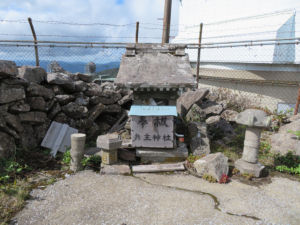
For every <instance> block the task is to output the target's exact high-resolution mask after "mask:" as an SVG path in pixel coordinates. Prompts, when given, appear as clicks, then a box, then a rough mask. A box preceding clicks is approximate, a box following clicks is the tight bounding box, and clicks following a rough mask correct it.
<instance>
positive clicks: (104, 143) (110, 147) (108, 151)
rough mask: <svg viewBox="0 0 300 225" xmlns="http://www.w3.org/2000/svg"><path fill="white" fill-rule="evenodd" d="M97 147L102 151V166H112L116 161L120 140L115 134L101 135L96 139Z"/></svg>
mask: <svg viewBox="0 0 300 225" xmlns="http://www.w3.org/2000/svg"><path fill="white" fill-rule="evenodd" d="M97 147H98V148H101V149H102V164H103V165H112V164H115V163H117V161H118V148H120V147H122V140H121V139H120V137H119V135H117V134H106V135H101V136H99V137H98V138H97Z"/></svg>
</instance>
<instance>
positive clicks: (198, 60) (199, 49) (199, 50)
mask: <svg viewBox="0 0 300 225" xmlns="http://www.w3.org/2000/svg"><path fill="white" fill-rule="evenodd" d="M202 28H203V23H200V31H199V46H198V58H197V88H198V83H199V70H200V53H201V39H202Z"/></svg>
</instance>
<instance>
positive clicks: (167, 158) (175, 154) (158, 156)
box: [136, 146, 188, 163]
mask: <svg viewBox="0 0 300 225" xmlns="http://www.w3.org/2000/svg"><path fill="white" fill-rule="evenodd" d="M136 157H141V161H142V162H143V163H147V162H180V161H184V160H185V159H186V158H187V157H188V149H187V147H186V146H183V147H177V148H173V149H165V148H157V149H156V148H137V149H136Z"/></svg>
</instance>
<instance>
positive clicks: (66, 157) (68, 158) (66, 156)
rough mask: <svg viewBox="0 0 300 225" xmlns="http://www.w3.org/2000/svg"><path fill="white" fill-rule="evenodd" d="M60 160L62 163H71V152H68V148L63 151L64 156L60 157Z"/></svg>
mask: <svg viewBox="0 0 300 225" xmlns="http://www.w3.org/2000/svg"><path fill="white" fill-rule="evenodd" d="M62 162H63V163H64V164H67V165H70V163H71V152H70V150H66V152H65V153H64V157H63V159H62Z"/></svg>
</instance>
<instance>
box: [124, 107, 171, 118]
mask: <svg viewBox="0 0 300 225" xmlns="http://www.w3.org/2000/svg"><path fill="white" fill-rule="evenodd" d="M128 115H129V116H177V110H176V106H152V105H133V106H131V109H130V111H129V114H128Z"/></svg>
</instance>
